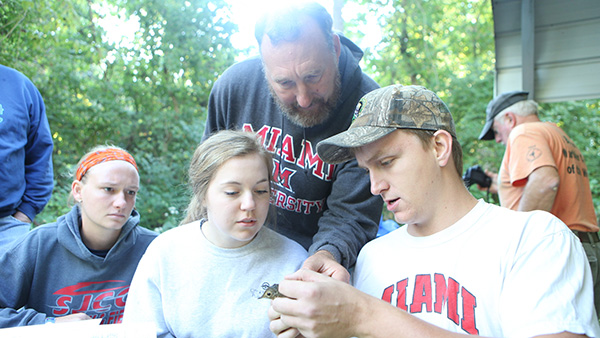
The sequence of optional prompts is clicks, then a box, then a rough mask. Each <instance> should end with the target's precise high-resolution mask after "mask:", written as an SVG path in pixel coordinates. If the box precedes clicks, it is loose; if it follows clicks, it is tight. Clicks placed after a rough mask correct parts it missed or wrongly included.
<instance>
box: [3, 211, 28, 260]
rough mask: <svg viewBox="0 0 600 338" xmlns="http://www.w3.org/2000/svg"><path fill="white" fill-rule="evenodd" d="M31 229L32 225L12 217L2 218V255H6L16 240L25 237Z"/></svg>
mask: <svg viewBox="0 0 600 338" xmlns="http://www.w3.org/2000/svg"><path fill="white" fill-rule="evenodd" d="M30 228H31V224H29V223H25V222H23V221H20V220H18V219H16V218H14V217H12V216H5V217H2V218H0V254H2V253H4V251H6V250H7V249H8V248H9V247H10V245H11V244H12V242H13V241H14V240H16V239H19V238H21V237H23V236H25V235H26V234H27V232H29V229H30Z"/></svg>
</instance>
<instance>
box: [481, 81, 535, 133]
mask: <svg viewBox="0 0 600 338" xmlns="http://www.w3.org/2000/svg"><path fill="white" fill-rule="evenodd" d="M528 95H529V92H523V91H519V90H515V91H512V92H506V93H502V94H500V95H498V96H497V97H496V98H495V99H493V100H492V101H490V103H488V105H487V109H486V110H485V115H486V118H485V125H484V126H483V130H482V131H481V134H480V135H479V139H480V140H493V139H494V131H493V130H492V126H493V125H494V118H495V117H496V116H497V115H498V114H500V112H501V111H503V110H504V109H506V108H508V107H510V106H512V105H513V104H515V103H517V102H519V101H524V100H527V96H528Z"/></svg>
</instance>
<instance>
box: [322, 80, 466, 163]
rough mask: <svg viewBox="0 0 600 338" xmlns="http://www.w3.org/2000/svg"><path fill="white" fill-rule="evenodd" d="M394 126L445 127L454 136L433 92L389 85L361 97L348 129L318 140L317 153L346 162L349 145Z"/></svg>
mask: <svg viewBox="0 0 600 338" xmlns="http://www.w3.org/2000/svg"><path fill="white" fill-rule="evenodd" d="M396 129H422V130H432V131H437V130H440V129H444V130H447V131H449V132H450V133H451V134H452V136H454V137H456V131H455V129H454V120H452V115H451V114H450V111H449V110H448V107H446V104H445V103H444V102H443V101H442V100H441V99H440V98H439V97H438V96H437V95H436V94H435V93H434V92H432V91H430V90H428V89H427V88H425V87H422V86H403V85H392V86H388V87H384V88H379V89H376V90H374V91H372V92H370V93H368V94H366V95H365V96H363V97H362V99H360V101H359V102H358V105H357V106H356V110H355V112H354V121H353V122H352V124H351V125H350V127H349V128H348V130H346V131H345V132H342V133H339V134H337V135H334V136H331V137H329V138H327V139H325V140H323V141H321V142H319V144H317V152H318V154H319V156H320V157H321V159H323V161H325V162H327V163H341V162H345V161H348V160H350V159H353V158H354V153H353V152H352V148H357V147H362V146H364V145H367V144H369V143H372V142H375V141H377V140H378V139H380V138H382V137H384V136H386V135H387V134H389V133H391V132H393V131H394V130H396Z"/></svg>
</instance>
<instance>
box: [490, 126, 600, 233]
mask: <svg viewBox="0 0 600 338" xmlns="http://www.w3.org/2000/svg"><path fill="white" fill-rule="evenodd" d="M543 166H551V167H554V168H556V170H557V171H558V175H559V178H560V184H559V186H558V191H557V192H556V198H555V200H554V204H553V205H552V210H550V212H551V213H552V214H553V215H555V216H556V217H558V218H560V219H561V220H562V221H563V222H564V223H565V224H566V225H567V226H568V227H569V228H570V229H572V230H579V231H593V232H597V231H598V230H599V228H598V224H597V223H598V222H597V219H596V212H595V211H594V203H593V200H592V192H591V190H590V181H589V172H588V169H587V166H586V164H585V161H584V159H583V155H581V152H580V151H579V149H578V148H577V146H576V145H575V144H574V143H573V141H572V140H571V139H570V138H569V136H567V134H565V132H564V131H563V130H562V129H560V128H559V127H558V126H557V125H556V124H554V123H550V122H527V123H523V124H520V125H518V126H516V127H515V128H514V129H513V130H512V131H511V132H510V135H509V138H508V142H507V146H506V152H505V153H504V158H503V159H502V165H501V167H500V173H499V175H498V180H499V182H498V186H499V189H498V194H499V197H500V204H501V205H502V206H503V207H507V208H509V209H513V210H517V209H518V208H519V203H520V201H521V197H522V196H523V189H524V187H525V184H526V183H527V178H528V177H529V175H530V174H531V173H532V172H533V171H534V170H535V169H537V168H540V167H543Z"/></svg>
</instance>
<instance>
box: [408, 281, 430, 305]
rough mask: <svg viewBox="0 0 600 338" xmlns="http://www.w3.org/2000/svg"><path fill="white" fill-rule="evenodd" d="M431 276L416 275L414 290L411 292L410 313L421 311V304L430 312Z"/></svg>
mask: <svg viewBox="0 0 600 338" xmlns="http://www.w3.org/2000/svg"><path fill="white" fill-rule="evenodd" d="M431 302H432V297H431V276H430V275H417V276H416V277H415V291H414V293H413V300H412V304H411V305H410V312H411V313H420V312H422V311H423V305H425V309H426V311H427V312H431Z"/></svg>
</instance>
